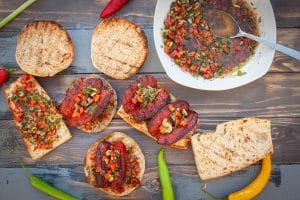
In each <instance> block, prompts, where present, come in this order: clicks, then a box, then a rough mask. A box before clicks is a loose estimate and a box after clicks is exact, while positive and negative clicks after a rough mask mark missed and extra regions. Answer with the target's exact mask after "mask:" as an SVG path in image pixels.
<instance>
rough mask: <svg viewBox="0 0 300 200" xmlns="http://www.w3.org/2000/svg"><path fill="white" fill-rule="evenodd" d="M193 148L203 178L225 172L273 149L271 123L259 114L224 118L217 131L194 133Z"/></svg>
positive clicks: (256, 158) (241, 167) (246, 164)
mask: <svg viewBox="0 0 300 200" xmlns="http://www.w3.org/2000/svg"><path fill="white" fill-rule="evenodd" d="M192 148H193V152H194V158H195V163H196V166H197V170H198V173H199V176H200V178H201V179H202V180H207V179H213V178H218V177H221V176H225V175H227V174H230V173H232V172H235V171H238V170H241V169H243V168H245V167H247V166H249V165H252V164H254V163H256V162H258V161H259V160H262V159H263V158H264V157H266V156H267V155H269V154H272V153H273V144H272V137H271V123H270V121H269V120H266V119H258V118H243V119H238V120H234V121H229V122H225V123H222V124H219V125H218V126H217V129H216V132H215V133H213V132H211V133H202V134H199V133H198V134H195V135H193V136H192Z"/></svg>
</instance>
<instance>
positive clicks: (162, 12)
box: [153, 0, 276, 90]
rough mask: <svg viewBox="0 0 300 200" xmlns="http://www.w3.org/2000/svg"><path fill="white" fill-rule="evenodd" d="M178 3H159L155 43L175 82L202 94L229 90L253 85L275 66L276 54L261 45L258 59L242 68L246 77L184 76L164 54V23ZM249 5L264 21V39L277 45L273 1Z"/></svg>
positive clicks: (251, 0) (163, 0) (252, 1)
mask: <svg viewBox="0 0 300 200" xmlns="http://www.w3.org/2000/svg"><path fill="white" fill-rule="evenodd" d="M173 1H175V0H158V1H157V4H156V8H155V15H154V30H153V32H154V42H155V48H156V51H157V54H158V57H159V59H160V62H161V64H162V66H163V67H164V69H165V71H166V73H167V75H168V76H169V77H170V78H171V79H172V80H173V81H175V82H177V83H179V84H181V85H184V86H187V87H190V88H195V89H201V90H228V89H232V88H236V87H239V86H242V85H245V84H247V83H250V82H252V81H254V80H256V79H258V78H260V77H262V76H263V75H265V74H266V73H267V72H268V69H269V67H270V66H271V64H272V61H273V58H274V54H275V50H273V49H271V48H269V47H267V46H264V45H262V44H259V45H258V46H257V48H256V50H255V53H254V55H253V56H252V57H251V58H250V59H249V61H248V62H247V63H246V64H245V65H244V66H243V67H242V71H243V72H246V74H245V75H243V76H228V77H225V78H214V79H209V80H206V79H204V78H202V77H197V78H195V77H193V76H192V75H190V74H189V73H188V72H183V71H182V70H181V69H180V68H179V67H178V66H176V64H175V63H174V62H173V61H172V60H171V58H170V57H169V56H168V55H167V54H165V53H164V50H163V48H162V47H163V45H164V44H163V37H162V34H161V29H163V28H164V24H163V21H164V19H165V17H166V15H167V13H168V11H169V9H170V5H171V3H172V2H173ZM246 1H247V2H248V3H249V5H252V7H253V8H255V12H256V13H257V19H259V18H260V19H261V22H260V23H258V26H259V31H260V36H261V37H263V38H265V39H267V40H270V41H273V42H275V41H276V23H275V17H274V13H273V9H272V5H271V3H270V1H269V0H263V1H262V0H246Z"/></svg>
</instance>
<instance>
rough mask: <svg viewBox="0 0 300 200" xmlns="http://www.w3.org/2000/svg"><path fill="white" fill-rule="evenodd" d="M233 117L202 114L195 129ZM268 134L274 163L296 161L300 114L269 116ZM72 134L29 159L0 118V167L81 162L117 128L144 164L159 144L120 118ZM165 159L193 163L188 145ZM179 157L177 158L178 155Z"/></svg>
mask: <svg viewBox="0 0 300 200" xmlns="http://www.w3.org/2000/svg"><path fill="white" fill-rule="evenodd" d="M232 119H234V118H220V117H217V116H216V117H215V118H204V117H202V116H200V127H198V129H197V130H196V132H205V131H214V130H215V129H216V125H217V124H218V123H221V122H225V121H228V120H232ZM271 122H272V138H273V143H274V150H275V153H274V155H273V161H274V163H299V162H300V155H299V152H300V137H299V130H300V118H271ZM70 130H71V132H72V135H73V138H72V139H71V140H70V141H69V142H67V143H65V144H63V145H62V146H60V147H59V148H57V149H56V150H54V151H53V152H51V153H49V154H48V155H47V156H45V157H43V158H41V159H39V160H37V161H33V160H32V159H31V158H30V157H29V155H28V153H27V151H26V150H25V147H24V145H23V143H22V140H21V136H20V134H19V132H18V131H17V129H16V127H15V124H14V122H13V121H12V120H0V167H7V166H10V167H15V166H18V162H17V160H16V158H17V157H21V158H23V162H24V163H26V164H37V165H81V164H82V163H83V160H84V156H85V152H86V151H87V149H88V148H89V146H90V145H91V144H92V143H94V142H95V141H96V140H97V139H98V138H100V137H103V136H104V135H106V134H108V133H110V132H113V131H121V132H124V133H126V134H128V135H129V136H131V137H132V138H134V139H135V140H136V141H137V143H138V144H139V145H140V147H141V148H142V150H143V152H144V154H145V157H146V160H147V167H153V166H155V165H156V153H157V151H158V150H159V148H160V147H161V145H158V144H157V143H156V142H155V141H154V140H152V139H151V138H149V137H147V136H145V135H144V134H142V133H140V132H138V131H136V130H135V129H133V128H132V127H130V126H129V125H127V124H126V123H125V122H124V121H122V120H118V119H115V120H113V122H112V124H111V125H110V126H109V127H108V128H107V129H106V130H105V131H103V132H102V133H99V134H91V135H90V134H86V133H83V132H81V131H79V130H77V129H75V128H71V129H70ZM167 151H168V153H167V156H166V157H167V159H168V161H169V162H170V164H173V165H193V164H194V158H193V154H192V150H191V148H189V149H188V150H177V149H173V148H168V150H167ZM178 158H180V159H178Z"/></svg>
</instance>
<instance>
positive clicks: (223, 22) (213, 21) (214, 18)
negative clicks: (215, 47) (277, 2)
mask: <svg viewBox="0 0 300 200" xmlns="http://www.w3.org/2000/svg"><path fill="white" fill-rule="evenodd" d="M205 16H206V17H207V19H208V24H209V26H210V30H211V31H212V33H213V35H214V36H215V37H230V38H236V37H247V38H250V39H252V40H255V41H257V42H259V43H262V44H264V45H267V46H269V47H271V48H273V49H276V50H277V51H280V52H282V53H285V54H287V55H289V56H292V57H294V58H296V59H298V60H300V52H299V51H296V50H294V49H291V48H288V47H285V46H283V45H280V44H277V43H275V42H270V41H268V40H266V39H263V38H261V37H257V36H255V35H252V34H249V33H246V32H244V31H242V30H241V28H240V26H239V24H238V23H237V21H236V20H235V19H234V18H233V17H232V16H231V15H230V14H228V13H227V12H225V11H221V10H215V9H210V10H207V11H206V13H205Z"/></svg>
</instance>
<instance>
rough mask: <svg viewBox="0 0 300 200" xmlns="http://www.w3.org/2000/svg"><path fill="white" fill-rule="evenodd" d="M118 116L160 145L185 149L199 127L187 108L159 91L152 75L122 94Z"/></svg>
mask: <svg viewBox="0 0 300 200" xmlns="http://www.w3.org/2000/svg"><path fill="white" fill-rule="evenodd" d="M117 114H118V115H119V116H120V117H121V118H122V119H123V120H124V121H125V122H127V123H128V124H130V125H131V126H132V127H134V128H135V129H137V130H139V131H141V132H142V133H144V134H146V135H148V136H149V137H151V138H152V139H154V140H155V141H157V142H158V143H159V144H161V145H166V146H171V147H174V148H178V149H187V148H188V144H189V142H190V137H191V135H192V134H193V133H194V131H195V129H196V127H197V125H198V114H197V113H196V112H195V111H193V110H191V109H190V108H189V104H188V103H187V102H186V101H183V100H176V98H175V97H174V96H173V95H171V94H170V93H169V91H168V90H167V89H165V88H163V87H161V86H160V85H159V84H158V83H157V80H156V79H155V78H154V77H153V76H151V75H144V76H140V77H139V78H138V79H137V80H135V81H133V82H132V83H131V84H130V85H129V86H128V88H127V89H126V90H125V92H124V94H123V97H122V106H121V107H120V109H119V110H118V112H117Z"/></svg>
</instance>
